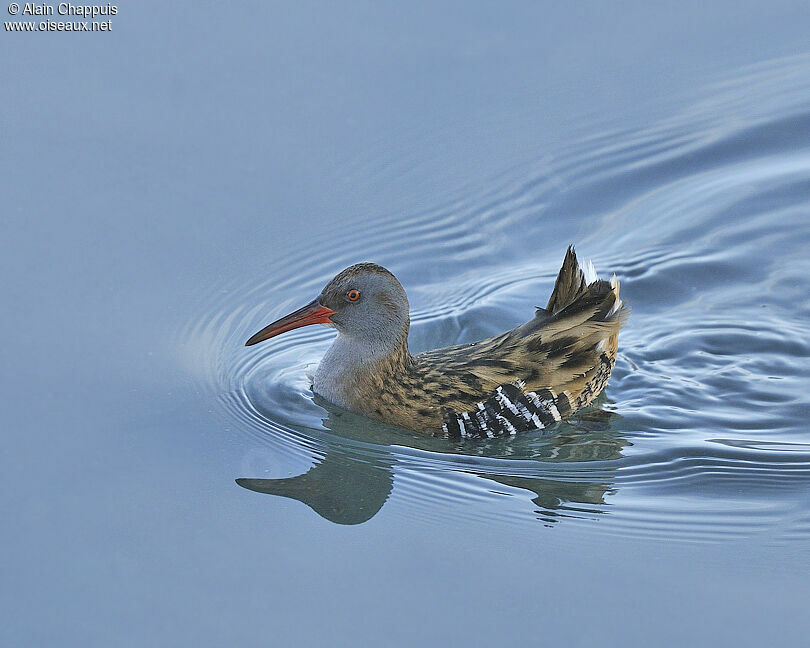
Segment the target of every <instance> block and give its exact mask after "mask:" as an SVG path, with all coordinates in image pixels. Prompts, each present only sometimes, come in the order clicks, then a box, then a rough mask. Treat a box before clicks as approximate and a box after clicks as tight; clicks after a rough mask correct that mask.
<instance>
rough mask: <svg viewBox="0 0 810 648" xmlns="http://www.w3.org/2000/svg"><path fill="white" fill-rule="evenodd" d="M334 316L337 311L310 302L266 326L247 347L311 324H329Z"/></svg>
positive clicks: (315, 302) (316, 301)
mask: <svg viewBox="0 0 810 648" xmlns="http://www.w3.org/2000/svg"><path fill="white" fill-rule="evenodd" d="M334 314H335V311H333V310H332V309H331V308H327V307H326V306H323V305H321V303H320V302H319V301H318V300H317V299H315V300H313V301H311V302H309V303H308V304H307V305H306V306H304V307H303V308H299V309H298V310H297V311H295V312H294V313H290V314H289V315H285V316H284V317H282V318H281V319H279V320H276V321H275V322H273V323H272V324H268V325H267V326H265V327H264V328H263V329H262V330H261V331H259V332H258V333H256V335H254V336H253V337H251V338H250V339H249V340H248V341H247V342H245V346H253V345H254V344H257V343H258V342H264V340H269V339H270V338H271V337H275V336H276V335H281V334H282V333H286V332H287V331H292V330H293V329H297V328H301V327H302V326H309V325H310V324H328V323H329V322H330V321H331V320H330V319H329V318H330V317H331V316H332V315H334Z"/></svg>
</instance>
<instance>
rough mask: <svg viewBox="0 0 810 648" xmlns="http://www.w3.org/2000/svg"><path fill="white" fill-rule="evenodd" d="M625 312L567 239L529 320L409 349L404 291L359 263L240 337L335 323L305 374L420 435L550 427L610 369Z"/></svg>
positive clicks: (350, 405)
mask: <svg viewBox="0 0 810 648" xmlns="http://www.w3.org/2000/svg"><path fill="white" fill-rule="evenodd" d="M591 270H592V266H591ZM354 293H357V299H356V300H354V299H352V297H353V296H354ZM628 313H629V308H627V307H623V305H622V302H621V300H620V299H619V283H618V281H617V280H616V278H615V276H614V278H613V279H611V280H610V281H604V280H599V279H595V277H594V278H591V280H590V281H588V280H587V279H586V277H585V274H584V273H583V272H582V270H581V269H580V267H579V264H578V263H577V258H576V254H575V253H574V250H573V248H570V247H569V248H568V252H567V253H566V255H565V260H564V261H563V265H562V268H561V269H560V272H559V275H558V276H557V280H556V282H555V285H554V290H553V291H552V294H551V297H550V299H549V301H548V304H547V306H546V308H545V309H538V310H537V312H536V314H535V317H534V318H533V319H532V320H531V321H529V322H527V323H526V324H523V325H522V326H519V327H517V328H515V329H513V330H511V331H507V332H506V333H501V334H500V335H496V336H494V337H491V338H488V339H486V340H482V341H480V342H476V343H473V344H463V345H458V346H453V347H447V348H443V349H436V350H433V351H427V352H425V353H419V354H416V355H412V354H411V353H410V352H409V351H408V327H409V316H408V302H407V297H406V296H405V291H404V290H403V289H402V287H401V286H400V284H399V282H398V281H397V280H396V278H395V277H394V275H392V274H391V273H390V272H388V270H386V269H385V268H382V267H381V266H378V265H375V264H371V263H361V264H357V265H354V266H351V267H349V268H347V269H345V270H343V271H342V272H341V273H340V274H338V275H337V276H336V277H335V278H334V279H332V281H330V282H329V283H328V284H327V286H326V287H325V288H324V290H323V292H322V293H321V295H320V296H319V297H318V299H316V300H315V301H314V302H312V303H311V304H309V305H308V306H305V307H304V308H303V309H301V310H300V311H296V313H293V314H292V315H290V316H287V317H286V318H282V319H281V320H278V321H277V322H274V323H273V324H271V325H269V326H268V327H265V328H264V329H263V330H262V331H260V332H259V333H257V334H256V335H255V336H253V337H252V338H251V339H250V340H249V341H248V344H255V343H256V342H259V341H261V340H264V339H267V338H269V337H272V336H274V335H277V334H279V333H282V332H284V331H286V330H290V329H291V328H296V327H297V326H304V325H306V324H310V323H321V324H326V325H327V326H333V327H335V328H337V329H338V337H337V338H336V340H335V343H334V344H333V346H332V348H330V350H329V352H327V354H326V356H325V357H324V359H323V361H322V362H321V365H320V366H319V368H318V371H317V373H316V375H315V382H314V389H315V391H316V392H318V393H320V394H321V395H322V396H324V397H325V398H326V399H327V400H330V401H332V402H335V403H336V404H338V405H340V406H342V407H345V408H347V409H351V410H354V411H357V412H361V413H363V414H366V415H367V416H369V417H371V418H375V419H378V420H380V421H384V422H386V423H390V424H393V425H397V426H400V427H404V428H408V429H412V430H416V431H419V432H423V433H429V434H436V433H441V432H442V431H443V432H444V433H446V434H448V435H450V436H462V437H468V436H473V437H475V436H490V437H491V436H497V435H500V434H514V433H515V432H520V431H523V430H526V429H533V428H542V427H547V426H548V425H550V424H553V423H554V422H556V421H559V420H561V419H564V418H566V417H567V416H569V415H570V414H572V413H573V412H575V411H576V410H578V409H580V408H581V407H583V406H585V405H587V404H588V403H589V402H591V401H592V400H593V399H594V398H595V397H596V396H597V395H598V394H599V393H600V392H601V391H602V389H603V388H604V386H605V384H606V383H607V381H608V378H609V377H610V373H611V371H612V369H613V365H614V363H615V360H616V349H617V345H618V333H619V329H620V328H621V326H622V325H623V324H624V322H625V320H626V318H627V315H628Z"/></svg>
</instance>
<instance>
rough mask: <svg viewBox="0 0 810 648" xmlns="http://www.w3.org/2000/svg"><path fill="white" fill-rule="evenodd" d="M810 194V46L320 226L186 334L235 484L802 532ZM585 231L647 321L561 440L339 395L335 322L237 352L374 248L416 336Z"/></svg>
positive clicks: (340, 501)
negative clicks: (359, 225) (403, 417)
mask: <svg viewBox="0 0 810 648" xmlns="http://www.w3.org/2000/svg"><path fill="white" fill-rule="evenodd" d="M808 194H810V59H808V58H807V57H797V58H792V59H784V60H779V61H772V62H768V63H766V64H762V65H759V66H756V67H752V68H749V69H746V70H743V71H741V72H740V73H739V74H738V75H737V76H736V77H735V78H734V79H731V80H729V81H725V82H723V83H720V84H716V85H715V86H712V87H709V88H706V89H704V90H703V91H702V93H701V96H700V97H699V98H698V100H696V101H694V102H693V103H692V104H691V105H690V106H689V107H687V108H686V109H681V110H678V111H675V112H674V114H673V115H672V116H671V117H669V118H668V119H665V120H661V121H659V122H658V123H656V124H654V125H652V126H649V127H646V128H642V129H637V130H635V131H632V132H630V131H610V130H608V129H606V130H604V131H602V132H599V133H597V134H591V135H589V136H587V137H583V138H582V139H581V140H578V141H574V142H569V143H567V144H566V145H565V146H564V147H561V148H560V149H559V150H556V151H548V150H544V151H543V153H542V155H538V158H537V161H536V162H534V163H530V164H526V165H521V166H519V167H515V168H513V169H509V170H508V171H507V172H505V173H504V174H503V175H501V176H500V177H498V178H495V179H493V181H492V183H491V184H488V185H487V186H482V187H467V188H465V190H464V191H463V192H461V193H459V194H457V195H453V196H450V197H449V198H448V200H447V201H446V202H445V203H444V204H441V205H438V206H435V207H432V208H429V209H425V210H423V211H421V212H419V213H415V214H411V215H409V216H405V217H403V216H402V215H397V216H396V217H392V216H390V215H383V216H380V217H379V218H378V219H376V220H375V221H372V222H371V223H368V226H367V227H366V228H365V229H364V236H363V240H362V241H363V242H362V249H360V248H359V247H358V243H357V238H356V237H355V236H354V233H353V232H351V231H322V232H320V233H314V234H313V236H312V239H311V242H310V243H309V245H310V246H311V249H308V250H304V252H305V253H304V254H302V253H301V250H298V251H297V253H296V254H295V255H294V256H293V255H289V256H286V257H279V258H277V259H275V260H274V261H273V262H272V263H271V264H270V265H269V267H268V269H267V271H266V272H265V273H264V274H263V276H264V277H265V280H264V281H263V282H259V283H257V284H255V285H252V286H248V287H244V286H240V287H239V288H238V289H236V288H228V289H227V290H222V291H220V292H218V293H216V295H215V296H214V297H216V302H217V304H216V306H213V305H212V304H207V306H208V307H209V310H207V311H206V313H205V315H204V316H202V317H197V318H195V323H194V324H193V325H192V326H191V327H190V329H189V330H188V331H184V332H183V333H182V335H183V338H184V340H186V344H185V345H184V346H185V349H186V351H187V353H188V357H187V359H186V360H187V361H188V363H189V366H190V368H191V369H192V370H193V371H194V373H195V374H196V375H197V376H199V377H200V379H201V382H202V384H204V385H205V386H207V387H208V388H210V389H211V390H212V392H213V393H215V394H217V395H218V397H219V401H220V403H221V404H222V412H223V413H224V415H225V417H226V419H227V420H228V421H231V422H235V423H236V425H237V427H238V428H239V429H240V430H242V431H244V432H245V433H246V434H247V435H248V438H249V440H250V444H251V448H250V450H249V452H248V457H247V459H246V463H245V466H244V470H245V474H244V477H245V479H244V480H240V483H241V484H242V485H243V486H245V487H246V488H250V489H252V490H255V491H258V492H264V493H270V494H275V495H280V496H285V497H291V498H295V499H298V500H300V501H303V502H305V503H307V504H308V505H309V506H310V507H312V508H313V509H314V510H315V511H317V512H318V513H319V514H320V515H321V516H323V517H324V518H326V519H329V520H332V521H334V522H338V523H345V524H358V523H362V522H365V521H367V520H368V519H370V518H371V517H373V516H374V515H376V514H377V512H378V511H379V510H380V509H381V508H382V507H383V506H384V505H385V504H386V502H388V501H389V500H393V501H396V502H397V504H396V505H392V506H393V507H394V510H396V511H398V512H399V514H402V515H407V516H419V517H423V518H435V519H437V520H438V519H442V520H444V521H446V520H447V519H450V518H453V517H455V518H457V519H471V520H481V519H491V520H497V521H502V522H505V523H514V524H526V523H528V522H534V521H540V522H542V523H543V524H545V525H554V524H556V523H558V522H559V521H561V520H568V521H569V522H567V524H588V525H590V528H592V529H594V531H596V530H598V531H599V532H604V533H611V534H613V533H615V534H623V535H628V534H630V535H639V536H650V537H661V538H668V539H676V540H685V541H695V540H701V541H718V540H724V539H728V538H736V537H748V536H751V535H753V534H765V535H768V536H772V537H774V538H778V540H779V541H781V542H794V541H797V540H804V541H806V540H807V538H808V537H810V522H808V520H810V514H809V513H808V509H810V495H808V493H810V437H808V433H807V429H806V421H807V419H808V415H809V414H810V398H809V397H808V393H807V389H806V386H807V384H808V373H810V369H808V365H810V363H808V362H807V358H808V356H810V342H808V340H810V317H808V316H809V315H810V298H808V282H807V277H808V276H809V275H810V256H809V255H807V254H806V250H807V249H810V248H809V247H808V245H809V244H810V225H808V223H810V218H808V216H809V214H808V211H809V209H808V206H807V200H806V198H807V195H808ZM569 218H570V219H573V220H569ZM572 223H576V225H575V226H572ZM346 229H348V228H344V230H346ZM572 240H574V241H576V242H578V245H579V250H580V252H581V253H582V254H583V255H591V256H593V257H594V260H595V262H596V264H597V267H598V268H601V269H602V270H603V271H606V272H614V271H615V272H616V273H617V274H618V276H619V278H620V279H621V281H622V291H623V295H624V296H625V298H626V299H627V300H628V301H629V303H630V304H631V305H632V307H633V315H632V318H631V320H630V324H629V325H628V327H627V328H626V330H625V331H624V332H623V334H622V338H621V344H620V358H619V361H618V362H617V366H616V369H615V371H614V375H613V377H612V379H611V383H610V386H609V388H608V390H607V396H606V397H604V396H603V397H602V399H601V401H600V405H599V406H598V407H594V408H591V409H589V410H588V411H586V412H583V413H580V414H579V415H578V416H577V417H576V418H575V419H574V420H572V421H570V422H567V423H564V424H561V425H560V426H559V427H558V429H556V430H554V431H553V434H550V435H549V434H547V435H542V434H540V433H536V434H528V435H525V436H523V437H518V438H515V439H497V440H492V441H490V442H474V443H473V442H465V443H454V442H450V441H445V440H440V439H432V438H425V437H422V436H420V435H417V434H415V433H412V432H407V431H403V430H397V429H393V428H390V427H388V426H385V425H381V424H378V423H375V422H372V421H369V420H367V419H364V418H363V417H359V416H356V415H353V414H351V413H348V412H341V411H337V410H335V409H334V408H332V407H331V406H329V405H328V404H326V403H323V402H321V401H320V400H319V399H318V398H317V397H314V396H313V395H312V393H311V392H310V390H309V386H310V381H311V375H312V374H313V372H314V370H315V367H316V366H317V363H318V360H319V358H320V357H321V356H322V354H323V353H324V351H325V349H326V348H327V346H328V344H329V341H330V337H331V332H329V331H325V330H316V329H314V328H308V329H303V330H300V331H295V332H292V333H289V334H287V335H285V336H284V337H282V338H278V339H274V340H273V341H272V342H271V343H268V344H264V345H261V346H259V347H253V348H251V349H250V350H246V349H244V347H243V346H242V345H243V343H244V340H245V339H246V338H247V337H248V336H249V335H250V334H251V333H253V332H254V331H255V330H257V329H258V328H260V327H261V326H264V325H265V324H266V323H267V322H268V321H270V320H272V319H275V318H276V317H278V316H280V315H282V314H284V313H285V312H287V311H289V310H291V309H293V308H295V307H297V306H298V305H300V303H299V302H300V301H302V300H306V299H308V298H309V296H310V295H314V294H317V292H318V291H319V290H320V288H321V287H322V285H323V284H324V283H325V282H326V281H327V280H328V279H329V278H330V277H331V275H332V274H334V273H335V272H336V271H338V270H340V269H341V268H343V267H345V266H347V265H350V264H351V263H354V262H357V261H359V260H366V259H369V258H373V259H374V260H377V261H379V262H382V263H384V264H385V265H386V266H388V267H389V268H391V269H392V270H393V271H394V272H395V273H396V274H397V276H398V277H399V278H400V279H401V281H402V282H403V284H404V285H405V286H406V288H407V289H408V293H409V297H410V299H411V303H412V307H413V308H414V311H413V317H412V320H413V325H412V332H411V347H412V349H414V350H423V349H427V348H431V347H437V346H443V345H448V344H454V343H458V342H464V341H472V340H475V339H479V338H481V337H485V336H488V335H491V334H493V333H495V332H498V331H501V330H504V329H507V328H510V327H512V326H515V325H516V324H518V323H520V322H521V321H524V320H525V319H527V318H528V317H529V316H530V313H531V308H532V307H533V306H535V305H539V304H541V303H542V302H544V301H545V296H546V295H547V294H548V292H549V291H550V289H551V285H552V282H553V277H554V275H555V273H556V271H557V269H558V265H559V263H560V260H561V258H562V253H563V251H564V248H565V246H566V245H567V244H568V243H569V242H571V241H572ZM327 241H328V243H329V244H328V245H324V244H323V243H325V242H327ZM594 520H599V521H600V524H598V525H592V522H593V521H594Z"/></svg>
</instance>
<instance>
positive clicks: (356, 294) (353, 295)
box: [346, 288, 360, 301]
mask: <svg viewBox="0 0 810 648" xmlns="http://www.w3.org/2000/svg"><path fill="white" fill-rule="evenodd" d="M346 299H348V300H349V301H357V300H358V299H360V291H359V290H355V289H354V288H352V289H351V290H350V291H349V292H347V293H346Z"/></svg>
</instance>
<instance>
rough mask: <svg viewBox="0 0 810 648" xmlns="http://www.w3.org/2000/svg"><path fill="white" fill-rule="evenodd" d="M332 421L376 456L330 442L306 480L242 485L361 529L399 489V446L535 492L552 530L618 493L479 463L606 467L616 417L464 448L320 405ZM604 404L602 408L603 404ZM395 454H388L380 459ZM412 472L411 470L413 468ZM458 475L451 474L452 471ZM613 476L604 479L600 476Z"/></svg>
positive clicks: (603, 413)
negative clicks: (455, 460)
mask: <svg viewBox="0 0 810 648" xmlns="http://www.w3.org/2000/svg"><path fill="white" fill-rule="evenodd" d="M316 402H317V404H318V405H320V406H321V407H323V408H324V409H325V410H326V411H327V413H328V416H327V417H326V418H325V419H324V420H323V422H324V425H325V426H326V427H327V428H328V429H329V430H330V432H331V433H332V434H333V435H335V436H338V437H341V438H343V439H350V440H354V441H362V442H364V447H367V445H365V444H368V443H372V444H375V448H376V450H377V452H373V453H370V452H365V451H363V449H362V447H363V446H361V447H360V448H359V449H356V448H355V447H354V446H353V445H352V444H341V443H339V440H338V441H326V443H325V449H326V453H325V456H324V457H323V459H322V460H320V461H319V462H318V463H316V464H315V465H314V466H313V467H312V468H310V469H309V470H308V471H307V472H306V473H304V474H303V475H299V476H297V477H288V478H283V479H250V478H242V479H237V480H236V483H237V484H239V485H240V486H242V487H244V488H247V489H249V490H252V491H255V492H258V493H266V494H269V495H279V496H282V497H288V498H291V499H295V500H298V501H300V502H303V503H304V504H306V505H307V506H309V507H310V508H312V509H313V510H314V511H315V512H316V513H318V515H320V516H321V517H323V518H325V519H327V520H329V521H330V522H334V523H336V524H362V523H364V522H367V521H368V520H370V519H371V518H372V517H374V516H375V515H376V514H377V512H378V511H379V510H380V509H381V508H382V507H383V505H384V504H385V502H386V500H387V499H388V497H389V495H390V494H391V491H392V489H393V486H394V475H395V474H396V471H397V463H398V461H399V459H398V455H397V449H396V446H399V447H400V448H401V447H403V446H409V447H412V448H414V449H417V450H425V451H430V452H441V453H442V454H443V456H447V455H448V454H457V455H459V458H460V459H461V458H462V457H464V458H465V459H466V460H464V461H460V465H459V467H458V468H457V469H455V472H457V473H468V474H472V475H475V476H477V477H480V478H482V479H486V480H489V481H491V482H495V483H498V484H502V485H505V486H509V487H512V488H518V489H522V490H527V491H530V492H532V493H533V494H534V495H535V497H533V498H532V503H533V504H534V505H535V506H536V507H537V508H536V509H535V510H534V513H535V515H536V516H537V518H538V519H540V520H542V521H544V522H546V523H550V522H555V521H557V520H559V519H560V518H564V517H583V516H596V515H598V514H600V513H602V512H603V508H602V507H603V506H604V505H605V495H606V494H608V493H611V492H613V490H614V489H613V487H612V486H611V484H610V483H609V481H606V480H604V479H600V480H596V481H571V480H570V479H560V480H557V479H554V478H550V477H549V476H548V474H547V473H548V470H544V471H542V472H544V473H546V474H544V476H543V477H532V476H526V475H520V476H518V475H513V474H497V470H496V471H493V470H492V464H491V462H489V463H488V469H487V470H486V471H483V470H480V471H479V470H476V465H475V461H474V458H475V457H488V458H491V457H503V458H508V459H517V460H534V461H537V462H542V463H545V464H552V463H560V462H591V461H599V462H608V461H611V460H615V459H619V458H620V457H621V456H622V454H621V451H622V449H623V448H624V446H625V445H626V443H627V442H626V441H625V440H624V439H622V438H620V437H618V436H617V434H616V433H615V432H614V431H612V430H611V428H612V426H611V422H612V421H613V420H614V419H616V418H618V415H617V414H615V413H613V412H610V411H608V410H605V409H602V408H600V407H599V406H598V405H597V406H596V407H591V408H589V409H588V410H587V411H584V412H581V413H580V414H579V415H578V416H577V418H576V420H574V421H572V422H566V423H563V424H561V425H560V426H559V427H558V429H557V430H553V432H555V434H553V435H552V436H546V437H541V436H538V435H532V434H527V435H524V436H522V437H514V438H501V439H493V440H490V441H488V442H483V441H478V440H476V441H467V442H463V443H462V442H458V443H455V444H453V443H452V442H449V441H447V440H444V439H433V438H430V437H423V436H420V435H416V434H415V433H409V432H405V431H402V430H398V429H393V428H390V427H388V426H385V425H382V424H378V423H376V422H373V421H370V420H369V419H367V418H365V417H363V416H358V415H356V414H353V413H351V412H346V411H343V410H338V409H336V408H335V407H334V406H332V405H331V404H329V403H327V402H325V401H323V400H321V399H318V398H317V397H316ZM600 402H604V396H602V397H601V400H600ZM380 448H383V449H385V448H390V450H389V451H385V450H383V451H382V452H380V451H379V449H380ZM411 469H412V466H411ZM450 470H453V469H450ZM610 472H611V469H610V468H605V469H604V470H601V471H600V476H601V477H603V478H604V475H605V474H608V475H609V473H610Z"/></svg>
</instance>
